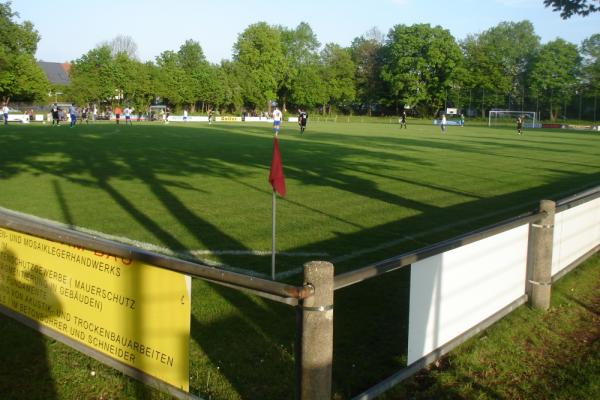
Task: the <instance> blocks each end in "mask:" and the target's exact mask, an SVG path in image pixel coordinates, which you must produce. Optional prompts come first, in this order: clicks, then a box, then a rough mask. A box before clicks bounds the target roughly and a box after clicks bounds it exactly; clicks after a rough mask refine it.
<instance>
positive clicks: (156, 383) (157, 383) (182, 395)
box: [0, 305, 203, 400]
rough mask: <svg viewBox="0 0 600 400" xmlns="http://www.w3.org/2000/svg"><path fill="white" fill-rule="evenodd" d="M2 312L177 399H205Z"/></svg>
mask: <svg viewBox="0 0 600 400" xmlns="http://www.w3.org/2000/svg"><path fill="white" fill-rule="evenodd" d="M0 313H2V314H4V315H6V316H7V317H10V318H13V319H14V320H16V321H18V322H20V323H22V324H23V325H25V326H27V327H29V328H31V329H33V330H35V331H37V332H40V333H42V334H44V335H45V336H48V337H51V338H52V339H54V340H57V341H59V342H61V343H63V344H64V345H66V346H68V347H70V348H72V349H74V350H77V351H78V352H80V353H83V354H85V355H86V356H88V357H91V358H93V359H94V360H97V361H99V362H101V363H102V364H104V365H107V366H109V367H111V368H114V369H116V370H117V371H120V372H122V373H124V374H125V375H128V376H130V377H132V378H134V379H137V380H138V381H140V382H142V383H144V384H146V385H148V386H152V387H153V388H155V389H158V390H160V391H162V392H165V393H168V394H170V395H171V396H173V397H175V398H177V399H182V400H203V399H202V398H201V397H198V396H195V395H193V394H191V393H186V392H184V391H182V390H181V389H179V388H176V387H175V386H172V385H170V384H168V383H166V382H163V381H161V380H160V379H157V378H155V377H153V376H150V375H148V374H146V373H145V372H143V371H140V370H139V369H137V368H133V367H131V366H129V365H126V364H123V363H121V362H119V361H117V360H115V359H114V358H112V357H109V356H107V355H106V354H104V353H101V352H99V351H97V350H94V349H93V348H91V347H88V346H85V345H84V344H82V343H80V342H78V341H75V340H73V339H71V338H70V337H68V336H65V335H63V334H61V333H59V332H57V331H55V330H54V329H51V328H48V327H46V326H44V325H41V324H40V323H39V322H37V321H34V320H32V319H30V318H27V317H25V316H24V315H21V314H19V313H17V312H15V311H13V310H11V309H9V308H6V307H4V306H2V305H0Z"/></svg>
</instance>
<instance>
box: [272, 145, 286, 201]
mask: <svg viewBox="0 0 600 400" xmlns="http://www.w3.org/2000/svg"><path fill="white" fill-rule="evenodd" d="M269 183H270V184H271V186H273V191H275V192H277V193H279V195H280V196H281V197H285V177H284V176H283V166H282V164H281V154H280V153H279V140H278V139H277V136H275V137H274V138H273V158H272V159H271V171H270V172H269Z"/></svg>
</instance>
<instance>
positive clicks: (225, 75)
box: [218, 60, 244, 111]
mask: <svg viewBox="0 0 600 400" xmlns="http://www.w3.org/2000/svg"><path fill="white" fill-rule="evenodd" d="M218 70H219V73H218V76H219V78H220V79H221V82H222V88H223V100H222V103H221V105H222V106H223V107H225V108H226V109H227V110H229V111H233V110H235V111H239V110H240V109H241V108H242V106H243V104H244V97H243V94H242V91H243V89H242V85H241V83H240V77H239V75H238V70H239V67H238V65H237V64H236V63H234V62H232V61H229V60H223V61H221V65H220V66H219V68H218Z"/></svg>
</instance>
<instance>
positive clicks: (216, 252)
mask: <svg viewBox="0 0 600 400" xmlns="http://www.w3.org/2000/svg"><path fill="white" fill-rule="evenodd" d="M189 253H190V254H192V255H217V256H220V255H231V256H270V255H271V250H189ZM277 255H278V256H286V257H327V256H328V255H329V253H325V252H313V253H308V252H288V251H280V252H277Z"/></svg>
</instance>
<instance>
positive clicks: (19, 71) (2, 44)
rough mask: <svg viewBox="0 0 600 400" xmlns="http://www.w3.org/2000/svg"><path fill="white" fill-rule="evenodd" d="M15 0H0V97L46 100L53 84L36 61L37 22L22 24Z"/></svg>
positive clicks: (38, 38) (3, 100) (6, 101)
mask: <svg viewBox="0 0 600 400" xmlns="http://www.w3.org/2000/svg"><path fill="white" fill-rule="evenodd" d="M10 5H11V3H10V2H7V3H0V97H1V98H2V102H5V103H8V102H9V101H10V100H11V99H13V100H44V99H45V97H46V96H47V93H48V90H49V89H50V84H49V82H48V80H47V79H46V76H45V74H44V72H43V71H42V70H41V69H40V68H39V66H38V65H37V63H36V61H35V57H34V55H35V52H36V49H37V43H38V42H39V40H40V36H39V34H38V32H37V31H36V30H35V29H34V27H33V24H32V23H31V22H29V21H25V22H23V23H22V24H19V23H17V22H15V21H14V18H16V17H18V16H19V15H18V14H17V13H16V12H13V11H12V9H11V7H10Z"/></svg>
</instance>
